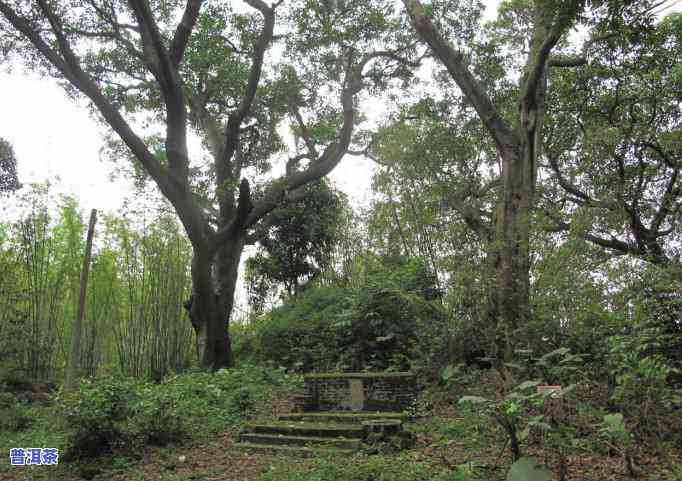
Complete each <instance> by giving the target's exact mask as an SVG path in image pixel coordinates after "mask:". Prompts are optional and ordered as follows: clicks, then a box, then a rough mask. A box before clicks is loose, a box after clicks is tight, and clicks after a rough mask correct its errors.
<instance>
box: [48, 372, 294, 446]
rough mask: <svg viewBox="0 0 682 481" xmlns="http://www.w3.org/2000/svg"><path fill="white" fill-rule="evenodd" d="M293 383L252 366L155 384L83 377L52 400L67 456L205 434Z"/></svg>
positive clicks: (246, 413) (246, 414)
mask: <svg viewBox="0 0 682 481" xmlns="http://www.w3.org/2000/svg"><path fill="white" fill-rule="evenodd" d="M299 387H300V379H298V377H296V376H293V375H289V374H286V373H284V372H283V371H282V370H273V369H267V368H262V367H256V366H253V365H244V366H242V367H240V368H238V369H230V370H228V369H221V370H219V371H217V372H215V373H207V372H202V371H190V372H187V373H184V374H182V375H176V376H172V377H169V378H166V379H165V380H163V381H162V382H161V383H160V384H153V383H146V382H142V381H137V380H134V379H131V378H123V377H110V376H108V377H102V378H97V379H93V380H83V381H82V382H81V384H80V387H79V389H78V390H77V391H75V392H73V393H66V394H63V395H62V397H61V398H58V403H59V405H60V406H61V409H62V413H63V418H64V421H65V425H66V430H67V431H68V433H69V435H68V442H67V444H68V452H67V458H89V457H94V456H98V455H102V454H110V453H118V452H123V453H132V452H133V451H134V450H135V449H136V448H139V447H140V446H141V445H144V444H156V445H165V444H168V443H171V442H178V441H181V440H182V439H183V438H185V437H188V436H190V435H191V436H210V435H211V434H213V433H215V432H216V431H219V430H221V429H225V428H229V427H232V426H237V425H239V424H240V423H243V422H245V421H246V419H247V418H248V417H249V416H253V415H255V414H256V413H257V410H258V407H259V406H263V405H265V401H266V400H267V396H268V392H269V391H270V390H272V389H280V390H288V389H295V388H299Z"/></svg>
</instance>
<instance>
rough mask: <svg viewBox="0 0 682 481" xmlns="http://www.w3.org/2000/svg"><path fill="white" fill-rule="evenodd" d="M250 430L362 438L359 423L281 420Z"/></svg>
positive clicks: (324, 436) (253, 427) (294, 434)
mask: <svg viewBox="0 0 682 481" xmlns="http://www.w3.org/2000/svg"><path fill="white" fill-rule="evenodd" d="M250 430H251V431H253V432H255V433H259V434H287V435H292V436H317V437H320V438H326V437H339V436H343V437H345V438H362V434H363V431H362V426H360V425H359V424H321V423H311V422H299V421H281V422H277V423H271V424H255V425H252V426H250Z"/></svg>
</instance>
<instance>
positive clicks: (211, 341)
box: [187, 233, 244, 371]
mask: <svg viewBox="0 0 682 481" xmlns="http://www.w3.org/2000/svg"><path fill="white" fill-rule="evenodd" d="M243 250H244V235H243V233H241V234H240V235H238V236H236V237H234V238H231V239H230V240H228V241H227V242H226V243H225V244H224V245H223V246H222V247H221V248H220V249H219V250H218V252H217V253H216V254H215V255H214V256H211V255H210V253H209V251H207V250H203V249H197V248H196V247H195V251H194V259H193V261H192V284H193V289H192V299H191V302H190V303H189V305H188V306H187V307H188V308H189V315H190V320H191V322H192V326H193V327H194V331H195V333H196V348H197V356H198V358H199V362H200V363H201V365H202V366H204V367H207V368H210V369H212V370H214V371H215V370H218V369H221V368H226V367H232V364H233V359H232V348H231V343H230V337H229V333H228V329H229V325H230V315H231V313H232V308H233V306H234V295H235V290H236V286H237V278H238V276H239V263H240V261H241V256H242V252H243Z"/></svg>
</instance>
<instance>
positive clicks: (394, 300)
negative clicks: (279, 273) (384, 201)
mask: <svg viewBox="0 0 682 481" xmlns="http://www.w3.org/2000/svg"><path fill="white" fill-rule="evenodd" d="M353 284H354V286H353V287H339V286H335V287H331V286H311V287H309V288H308V289H306V290H304V291H303V292H301V293H300V294H298V295H297V296H295V297H292V298H288V299H286V300H285V302H284V304H283V305H282V306H279V307H276V308H274V309H273V310H272V311H271V312H270V313H268V314H266V315H264V316H262V318H260V319H258V320H256V321H254V330H255V331H256V332H255V334H253V336H254V337H253V341H252V346H253V352H254V356H255V358H256V359H260V360H264V361H265V360H271V361H275V362H277V363H279V365H283V366H287V367H292V366H294V365H295V364H296V363H297V362H299V361H301V360H302V359H303V353H304V352H308V353H310V354H311V355H312V357H313V361H314V366H315V369H317V370H325V369H356V370H363V369H368V370H385V369H393V370H404V369H409V368H411V367H412V368H416V367H419V366H422V365H427V364H429V363H430V357H431V353H432V352H433V351H434V350H435V349H437V348H438V347H439V346H440V341H439V333H440V329H443V321H442V319H443V317H442V312H441V310H440V306H439V303H438V302H437V300H436V299H437V295H438V294H437V290H436V289H435V287H434V285H433V281H432V278H431V277H430V276H429V274H428V272H427V270H426V268H425V266H424V263H423V262H422V261H421V260H420V259H416V258H415V259H406V258H395V257H393V258H381V257H375V256H369V255H368V256H366V257H364V258H363V260H362V270H361V273H360V274H359V278H358V279H356V280H354V282H353Z"/></svg>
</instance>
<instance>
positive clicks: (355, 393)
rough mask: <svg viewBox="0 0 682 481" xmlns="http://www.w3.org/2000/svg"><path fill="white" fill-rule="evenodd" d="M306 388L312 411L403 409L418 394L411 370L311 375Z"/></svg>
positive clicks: (307, 379)
mask: <svg viewBox="0 0 682 481" xmlns="http://www.w3.org/2000/svg"><path fill="white" fill-rule="evenodd" d="M352 386H353V388H352ZM305 389H306V390H305V394H306V396H309V398H310V399H311V402H310V404H309V405H308V406H306V409H307V410H311V411H332V410H356V409H362V410H365V411H403V410H404V409H406V408H407V406H408V405H409V404H410V403H411V402H412V401H413V400H414V399H415V397H416V394H417V387H416V379H415V377H414V375H413V374H412V373H409V372H398V373H327V374H310V375H307V376H305Z"/></svg>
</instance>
